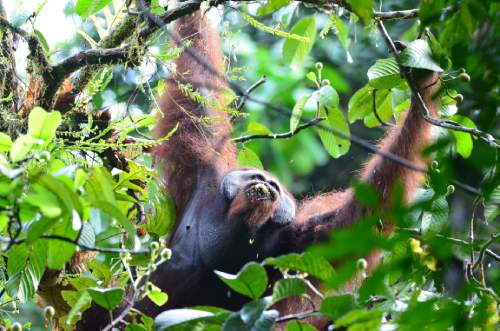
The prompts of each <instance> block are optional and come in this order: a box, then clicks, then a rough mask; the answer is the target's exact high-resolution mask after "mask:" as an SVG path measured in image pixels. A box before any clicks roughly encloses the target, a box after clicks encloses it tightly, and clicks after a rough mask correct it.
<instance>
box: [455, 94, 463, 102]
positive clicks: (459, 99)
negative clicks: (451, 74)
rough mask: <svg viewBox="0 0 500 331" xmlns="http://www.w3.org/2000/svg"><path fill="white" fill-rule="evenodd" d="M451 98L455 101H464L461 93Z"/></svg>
mask: <svg viewBox="0 0 500 331" xmlns="http://www.w3.org/2000/svg"><path fill="white" fill-rule="evenodd" d="M453 100H455V101H456V102H458V103H460V102H462V101H464V96H463V95H461V94H457V95H456V96H455V97H454V98H453Z"/></svg>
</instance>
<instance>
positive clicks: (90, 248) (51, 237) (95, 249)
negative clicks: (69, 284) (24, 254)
mask: <svg viewBox="0 0 500 331" xmlns="http://www.w3.org/2000/svg"><path fill="white" fill-rule="evenodd" d="M40 239H47V240H59V241H64V242H67V243H70V244H74V245H76V246H78V247H80V248H83V249H84V250H87V251H92V252H99V253H130V254H148V253H149V250H147V249H140V250H135V251H130V250H123V249H120V248H105V247H93V246H87V245H85V244H82V243H78V242H76V240H74V239H71V238H67V237H63V236H58V235H43V236H41V237H40ZM0 241H1V242H4V243H7V244H11V245H19V244H22V243H24V242H25V241H26V239H7V238H2V237H0Z"/></svg>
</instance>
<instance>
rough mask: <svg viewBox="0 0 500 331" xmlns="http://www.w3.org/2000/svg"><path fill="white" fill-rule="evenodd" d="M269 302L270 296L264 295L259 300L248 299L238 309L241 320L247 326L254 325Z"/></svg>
mask: <svg viewBox="0 0 500 331" xmlns="http://www.w3.org/2000/svg"><path fill="white" fill-rule="evenodd" d="M270 304H271V299H270V297H265V298H262V299H259V300H254V301H250V302H249V303H247V304H246V305H244V306H243V308H241V310H240V318H241V320H242V321H243V322H244V323H245V324H246V325H249V326H253V325H255V322H257V321H258V320H259V319H260V318H261V317H262V313H264V311H265V310H266V308H267V307H268V306H269V305H270Z"/></svg>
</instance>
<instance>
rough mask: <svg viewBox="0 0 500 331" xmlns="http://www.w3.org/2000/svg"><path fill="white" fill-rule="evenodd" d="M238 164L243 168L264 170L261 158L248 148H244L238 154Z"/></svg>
mask: <svg viewBox="0 0 500 331" xmlns="http://www.w3.org/2000/svg"><path fill="white" fill-rule="evenodd" d="M238 164H239V165H240V166H241V167H254V168H257V169H264V166H263V165H262V162H261V161H260V159H259V156H258V155H257V154H256V153H255V152H254V151H252V150H251V149H250V148H248V147H243V148H242V149H240V151H239V153H238Z"/></svg>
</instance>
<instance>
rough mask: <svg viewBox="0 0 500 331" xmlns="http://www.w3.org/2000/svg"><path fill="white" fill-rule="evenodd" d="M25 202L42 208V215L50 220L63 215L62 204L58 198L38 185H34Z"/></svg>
mask: <svg viewBox="0 0 500 331" xmlns="http://www.w3.org/2000/svg"><path fill="white" fill-rule="evenodd" d="M24 201H26V202H28V203H29V204H31V205H33V206H36V207H38V208H40V211H41V212H42V214H43V215H45V216H47V217H50V218H54V217H58V216H60V215H61V213H62V209H61V206H60V204H61V202H60V201H59V200H58V198H57V196H56V195H55V194H53V193H52V192H51V191H49V190H48V189H46V188H45V187H43V186H41V185H38V184H35V185H33V189H32V191H31V192H30V193H29V194H28V196H27V197H26V199H25V200H24Z"/></svg>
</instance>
